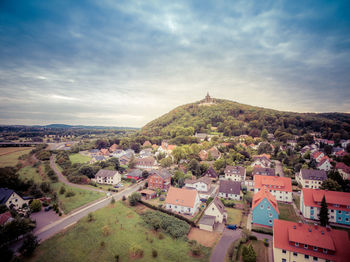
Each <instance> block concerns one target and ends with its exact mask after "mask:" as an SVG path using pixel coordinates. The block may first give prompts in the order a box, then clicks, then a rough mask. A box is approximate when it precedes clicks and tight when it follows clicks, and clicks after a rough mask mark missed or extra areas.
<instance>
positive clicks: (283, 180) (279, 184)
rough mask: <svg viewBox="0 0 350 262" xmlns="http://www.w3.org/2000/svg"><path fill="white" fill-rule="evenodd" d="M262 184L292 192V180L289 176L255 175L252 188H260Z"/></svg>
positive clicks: (269, 187)
mask: <svg viewBox="0 0 350 262" xmlns="http://www.w3.org/2000/svg"><path fill="white" fill-rule="evenodd" d="M264 186H266V187H267V188H268V189H274V190H278V191H287V192H292V180H291V178H290V177H279V176H263V175H255V176H254V188H259V189H261V188H262V187H264Z"/></svg>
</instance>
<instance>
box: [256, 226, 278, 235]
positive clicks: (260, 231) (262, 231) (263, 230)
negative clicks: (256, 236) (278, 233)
mask: <svg viewBox="0 0 350 262" xmlns="http://www.w3.org/2000/svg"><path fill="white" fill-rule="evenodd" d="M252 231H254V232H257V233H262V234H268V235H273V232H272V230H271V229H269V228H262V227H253V228H252Z"/></svg>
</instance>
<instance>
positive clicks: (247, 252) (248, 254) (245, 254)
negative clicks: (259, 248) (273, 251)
mask: <svg viewBox="0 0 350 262" xmlns="http://www.w3.org/2000/svg"><path fill="white" fill-rule="evenodd" d="M242 258H243V261H244V262H256V253H255V251H254V249H253V246H252V245H249V246H248V247H247V246H243V250H242Z"/></svg>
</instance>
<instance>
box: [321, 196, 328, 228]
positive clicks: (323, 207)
mask: <svg viewBox="0 0 350 262" xmlns="http://www.w3.org/2000/svg"><path fill="white" fill-rule="evenodd" d="M319 218H320V223H321V226H323V227H325V226H326V225H328V224H329V213H328V206H327V203H326V197H325V196H323V198H322V201H321V208H320V214H319Z"/></svg>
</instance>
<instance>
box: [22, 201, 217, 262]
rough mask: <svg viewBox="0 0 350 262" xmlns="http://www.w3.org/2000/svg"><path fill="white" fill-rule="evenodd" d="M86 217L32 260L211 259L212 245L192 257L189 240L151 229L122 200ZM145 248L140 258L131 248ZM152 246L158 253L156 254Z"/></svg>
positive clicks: (47, 242)
mask: <svg viewBox="0 0 350 262" xmlns="http://www.w3.org/2000/svg"><path fill="white" fill-rule="evenodd" d="M93 218H94V220H93V221H91V222H89V221H88V218H87V217H85V218H83V219H82V220H80V221H79V222H78V223H77V224H75V225H74V226H72V227H71V228H69V229H67V230H66V231H65V232H62V233H60V234H58V235H56V236H54V237H52V238H51V239H49V240H46V241H44V242H43V243H42V244H41V245H40V246H39V247H38V248H37V250H36V251H35V253H34V256H33V257H32V258H31V259H30V260H29V261H50V262H55V261H66V262H69V261H93V262H95V261H116V259H115V256H116V255H118V256H119V261H132V260H137V261H183V262H185V261H209V255H210V249H209V248H204V247H203V248H202V249H201V250H202V252H203V255H202V257H200V258H194V257H191V256H190V255H189V254H190V246H189V244H188V242H186V241H185V240H181V239H178V240H174V239H172V238H171V237H170V236H168V235H167V234H165V233H164V234H162V235H163V236H164V238H163V239H159V233H155V232H152V231H150V230H149V229H148V228H147V227H146V225H145V223H144V222H143V220H142V219H141V217H140V216H139V215H138V214H137V213H136V212H135V211H134V210H133V209H131V208H129V207H127V206H125V205H124V204H123V203H121V202H120V201H118V202H116V203H115V204H114V205H110V206H109V207H106V208H103V209H100V210H98V211H96V212H94V213H93ZM132 248H139V249H141V250H143V255H142V256H141V257H139V258H138V259H135V258H133V257H131V249H132ZM152 250H155V251H156V252H157V257H155V258H154V257H152Z"/></svg>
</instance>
